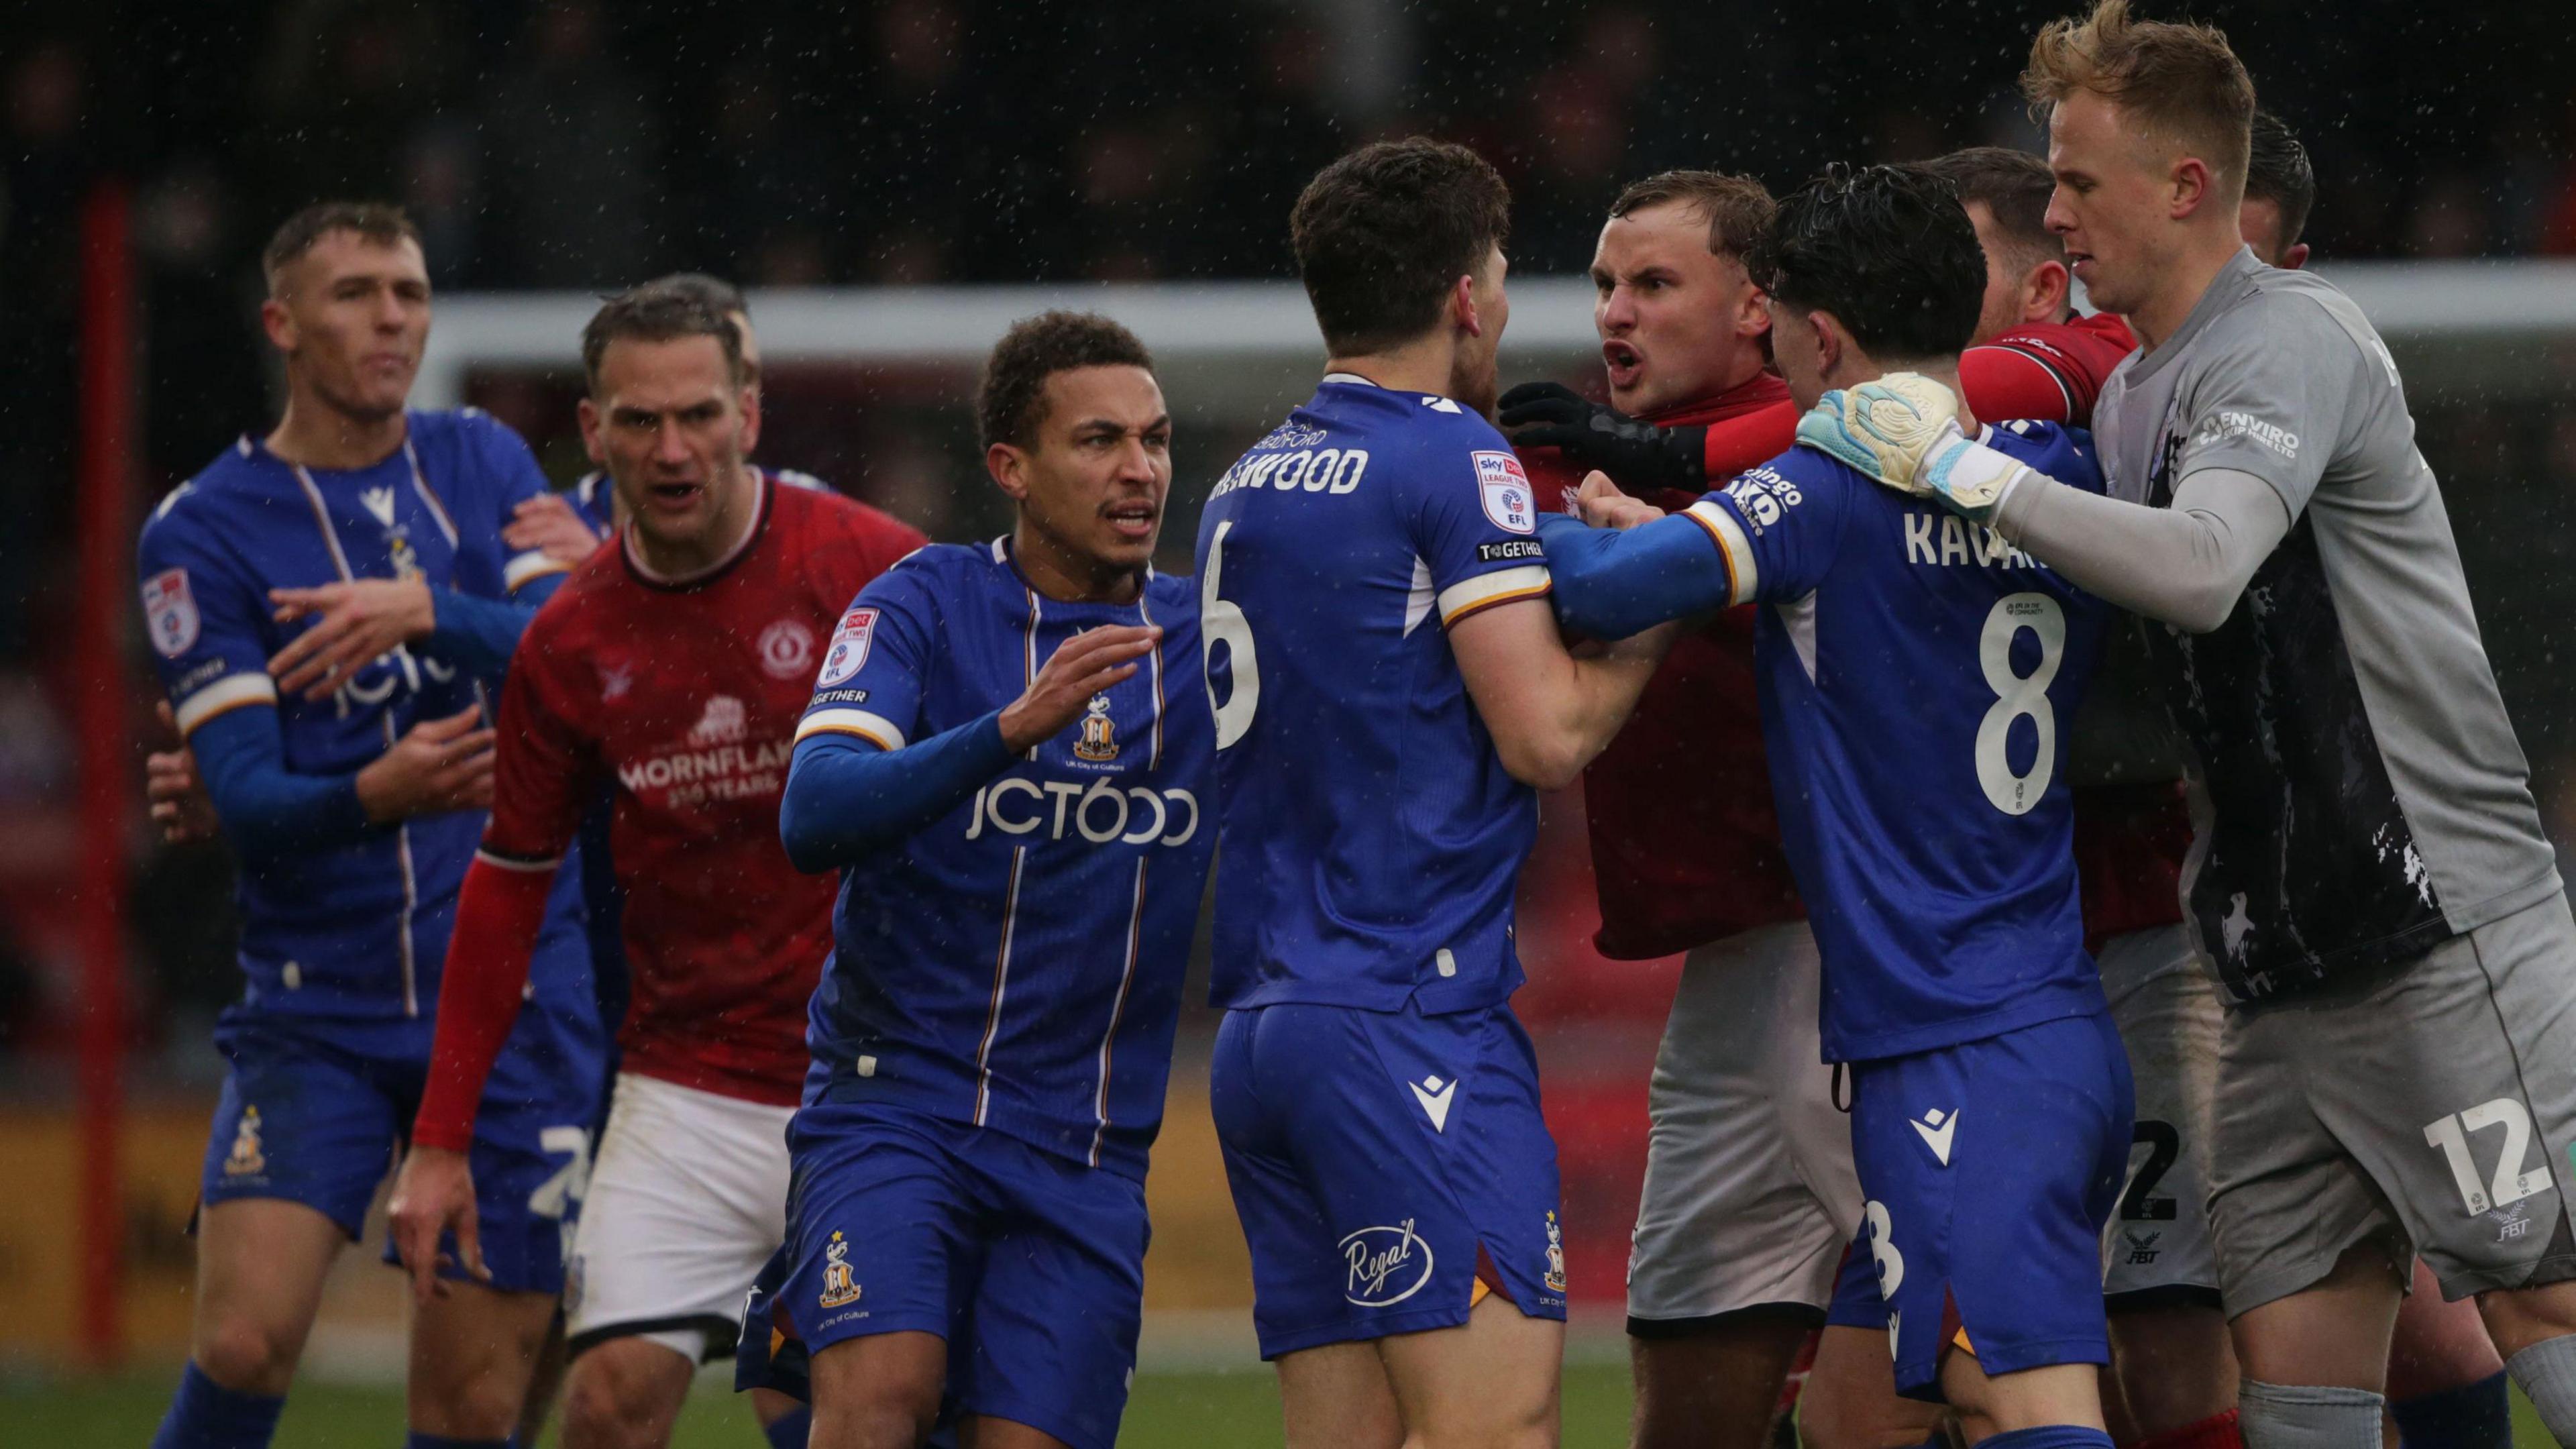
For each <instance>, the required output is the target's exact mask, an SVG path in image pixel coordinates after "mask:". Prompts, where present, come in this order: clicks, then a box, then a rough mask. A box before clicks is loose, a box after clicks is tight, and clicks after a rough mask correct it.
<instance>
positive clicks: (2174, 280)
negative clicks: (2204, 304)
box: [2129, 229, 2245, 352]
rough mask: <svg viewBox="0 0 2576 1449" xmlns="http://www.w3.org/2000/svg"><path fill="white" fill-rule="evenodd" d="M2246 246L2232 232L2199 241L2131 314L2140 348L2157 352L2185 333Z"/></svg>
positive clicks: (2213, 234)
mask: <svg viewBox="0 0 2576 1449" xmlns="http://www.w3.org/2000/svg"><path fill="white" fill-rule="evenodd" d="M2244 245H2245V243H2244V240H2243V238H2241V237H2239V236H2238V235H2237V234H2236V232H2235V231H2234V230H2232V229H2231V230H2229V231H2228V232H2227V233H2226V234H2225V235H2224V236H2221V235H2219V234H2217V233H2215V232H2213V233H2211V234H2210V235H2209V236H2207V237H2204V238H2199V239H2196V240H2195V241H2194V242H2193V244H2192V246H2191V247H2190V249H2189V250H2187V251H2185V252H2184V253H2183V254H2182V256H2181V257H2179V258H2177V259H2176V260H2175V262H2174V265H2173V266H2172V268H2171V269H2169V270H2168V271H2167V272H2166V273H2165V275H2164V277H2163V279H2162V280H2161V283H2160V285H2158V286H2157V288H2156V290H2155V293H2154V295H2152V296H2150V297H2148V298H2147V301H2146V304H2145V305H2144V306H2141V307H2139V308H2138V309H2137V310H2136V311H2134V312H2131V313H2130V314H2129V330H2130V331H2132V332H2135V333H2137V334H2138V345H2139V347H2141V348H2142V349H2144V350H2145V351H2148V352H2153V351H2155V350H2156V349H2157V348H2159V347H2162V346H2163V345H2164V344H2165V341H2166V339H2167V338H2170V337H2172V336H2173V335H2174V334H2175V333H2176V332H2179V331H2181V330H2182V324H2183V323H2185V322H2187V321H2189V320H2190V319H2191V309H2192V308H2194V307H2197V306H2199V305H2200V299H2201V298H2202V297H2204V296H2206V295H2208V293H2209V287H2210V284H2211V283H2212V282H2215V281H2217V280H2218V274H2219V273H2220V272H2223V271H2225V270H2227V264H2228V263H2229V262H2232V261H2234V260H2236V253H2237V252H2239V251H2240V250H2242V249H2243V248H2244Z"/></svg>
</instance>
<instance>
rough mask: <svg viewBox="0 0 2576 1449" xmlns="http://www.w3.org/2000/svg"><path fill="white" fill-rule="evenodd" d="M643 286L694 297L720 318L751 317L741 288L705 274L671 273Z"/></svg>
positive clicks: (748, 304) (748, 305) (749, 307)
mask: <svg viewBox="0 0 2576 1449" xmlns="http://www.w3.org/2000/svg"><path fill="white" fill-rule="evenodd" d="M644 285H645V286H647V287H652V288H657V289H659V290H662V291H666V292H678V293H681V294H682V295H684V296H689V297H694V298H696V299H697V300H698V302H699V304H700V305H702V306H704V307H705V308H706V309H707V310H708V311H710V312H713V313H715V314H716V315H717V316H720V317H721V316H723V315H724V314H725V313H727V312H740V313H741V314H742V315H744V316H745V317H748V316H750V315H751V304H750V303H748V302H745V301H744V300H743V299H742V288H740V287H737V286H735V285H734V284H733V283H731V282H728V281H726V280H725V279H724V278H722V277H718V276H711V275H709V274H707V273H705V272H673V273H671V274H669V275H668V276H661V277H655V278H654V279H653V280H651V281H649V282H646V283H645V284H644Z"/></svg>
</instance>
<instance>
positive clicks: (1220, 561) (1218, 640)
mask: <svg viewBox="0 0 2576 1449" xmlns="http://www.w3.org/2000/svg"><path fill="white" fill-rule="evenodd" d="M1233 528H1234V522H1233V520H1231V519H1229V520H1227V521H1226V522H1223V523H1220V524H1218V525H1217V526H1216V536H1215V537H1214V538H1211V539H1209V540H1208V557H1207V572H1206V573H1205V574H1204V575H1202V576H1201V577H1200V579H1199V641H1200V642H1199V647H1200V649H1201V650H1203V651H1205V652H1204V653H1203V654H1202V655H1201V656H1200V657H1201V658H1202V659H1203V660H1204V661H1205V663H1206V665H1207V670H1206V674H1207V692H1208V708H1209V709H1210V710H1212V711H1214V712H1215V714H1216V747H1217V748H1218V749H1220V750H1221V749H1224V748H1225V747H1227V746H1228V745H1231V744H1233V743H1234V742H1235V741H1237V740H1239V739H1242V738H1243V735H1244V731H1246V730H1249V729H1251V728H1252V716H1253V712H1254V711H1256V710H1258V709H1260V708H1261V657H1260V653H1259V651H1257V650H1256V649H1254V648H1253V644H1252V621H1251V620H1250V619H1247V618H1245V617H1243V606H1242V605H1240V604H1236V603H1231V602H1228V601H1227V600H1224V599H1221V598H1218V597H1217V592H1216V591H1217V586H1218V577H1219V575H1221V574H1223V573H1224V572H1225V536H1226V534H1227V533H1228V532H1229V531H1231V530H1232V529H1233ZM1219 644H1223V645H1224V646H1225V647H1226V651H1227V655H1228V666H1229V667H1228V670H1227V673H1228V675H1229V677H1231V678H1232V679H1233V681H1234V685H1233V688H1232V689H1231V690H1230V691H1229V692H1228V694H1227V696H1226V700H1225V702H1224V703H1223V704H1219V703H1217V698H1216V646H1217V645H1219Z"/></svg>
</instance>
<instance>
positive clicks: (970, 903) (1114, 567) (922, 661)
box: [744, 312, 1216, 1449]
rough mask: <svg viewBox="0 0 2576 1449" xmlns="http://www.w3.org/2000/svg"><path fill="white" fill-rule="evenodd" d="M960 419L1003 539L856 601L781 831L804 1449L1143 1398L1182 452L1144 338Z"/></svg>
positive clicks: (986, 1426)
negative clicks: (800, 911) (802, 963)
mask: <svg viewBox="0 0 2576 1449" xmlns="http://www.w3.org/2000/svg"><path fill="white" fill-rule="evenodd" d="M978 411H979V413H980V415H981V416H980V421H981V424H982V428H983V432H984V436H985V440H986V444H987V447H986V452H985V466H986V467H987V469H988V470H989V471H990V472H991V474H992V476H993V479H994V481H995V482H996V483H997V484H998V485H999V486H1000V487H1001V489H1002V491H1003V492H1004V493H1006V494H1008V495H1009V496H1010V497H1011V498H1012V500H1013V501H1014V502H1015V503H1016V504H1017V505H1018V508H1019V519H1018V522H1017V524H1016V525H1015V526H1014V527H1013V528H1012V530H1011V532H1010V533H1009V534H1007V535H1005V536H1003V537H1001V538H997V539H994V540H992V541H991V542H989V543H984V544H974V545H957V544H933V545H930V546H929V547H927V548H924V549H921V550H920V551H918V552H916V553H914V554H913V555H912V556H911V557H909V558H908V559H906V560H905V561H904V562H902V563H900V564H897V565H896V566H895V567H894V568H892V569H891V570H889V571H887V572H886V573H884V574H883V575H880V576H879V577H878V578H877V580H876V581H875V582H874V583H871V584H869V585H868V586H867V588H865V589H864V590H862V591H861V592H860V594H859V596H858V599H857V600H856V601H855V602H854V603H852V604H851V606H850V608H849V611H848V612H847V613H846V614H845V615H844V616H843V618H842V620H841V625H840V628H839V629H838V631H836V633H835V634H834V636H833V639H832V642H831V643H830V645H829V646H828V647H827V648H826V650H825V652H824V658H823V666H822V670H821V673H820V674H819V675H818V677H817V679H816V681H815V692H814V700H813V704H812V707H811V708H810V709H809V710H808V711H807V713H806V715H805V719H804V722H803V724H802V725H800V726H799V728H798V730H797V737H796V738H797V742H796V753H795V757H794V762H793V764H792V766H791V768H790V772H789V775H788V781H787V794H786V798H785V800H784V802H783V804H782V807H781V810H780V817H779V828H780V832H781V834H782V835H783V836H784V837H785V839H786V844H787V850H788V854H789V855H790V857H791V858H792V859H794V861H795V862H796V864H797V866H798V867H799V868H800V869H803V870H808V871H822V870H830V869H833V868H836V867H837V868H840V869H841V870H842V872H843V883H842V887H841V900H840V905H839V907H838V909H837V910H836V912H835V917H834V935H835V946H834V951H833V956H832V959H831V961H830V963H829V964H828V965H827V966H826V967H825V968H824V973H823V982H822V985H821V987H820V989H818V990H817V991H816V992H815V994H814V1003H813V1008H812V1012H811V1023H812V1024H811V1027H810V1029H809V1031H808V1033H807V1041H808V1042H809V1044H810V1045H811V1046H812V1048H813V1053H814V1064H813V1068H812V1071H811V1073H810V1074H809V1075H808V1077H807V1079H806V1086H805V1102H804V1105H803V1107H802V1108H801V1109H799V1111H798V1112H797V1114H796V1117H795V1120H794V1122H793V1124H792V1125H791V1126H790V1128H789V1129H788V1147H789V1150H790V1153H791V1155H792V1157H793V1159H794V1164H795V1175H794V1181H793V1186H792V1188H791V1190H790V1195H789V1198H788V1207H787V1246H786V1247H785V1249H784V1250H783V1251H782V1253H781V1257H782V1258H783V1259H784V1260H785V1262H784V1264H783V1268H784V1272H783V1274H782V1273H780V1272H778V1271H777V1268H778V1267H780V1266H782V1265H776V1264H774V1265H773V1272H772V1273H770V1274H766V1275H764V1282H765V1283H767V1284H771V1285H775V1291H774V1294H772V1295H771V1296H770V1297H769V1298H768V1300H767V1301H766V1302H763V1301H762V1300H761V1299H760V1298H759V1297H758V1296H756V1297H755V1301H754V1311H753V1317H754V1319H755V1321H759V1320H760V1317H761V1315H762V1314H763V1313H764V1311H765V1312H766V1313H767V1314H768V1321H770V1322H772V1323H775V1322H776V1321H777V1319H778V1318H780V1317H784V1318H785V1319H787V1320H788V1321H789V1322H791V1323H792V1324H793V1326H794V1328H795V1329H796V1332H797V1334H798V1336H799V1337H800V1338H801V1339H802V1340H803V1343H804V1347H805V1350H806V1352H808V1353H809V1354H810V1355H811V1361H810V1371H811V1392H812V1398H813V1405H814V1419H813V1429H812V1438H811V1440H810V1441H809V1442H810V1443H812V1444H813V1445H815V1446H817V1449H824V1446H830V1449H889V1446H908V1445H913V1444H918V1443H920V1442H922V1441H923V1440H924V1439H925V1438H926V1437H927V1436H928V1435H929V1434H930V1433H931V1432H932V1430H933V1428H934V1427H935V1426H936V1425H937V1424H939V1423H940V1422H942V1421H943V1420H946V1419H951V1418H962V1419H964V1420H967V1421H969V1433H968V1435H967V1437H966V1440H965V1442H967V1443H970V1444H976V1445H981V1446H984V1449H1006V1446H1007V1449H1040V1446H1050V1445H1070V1446H1072V1449H1111V1446H1112V1444H1113V1443H1114V1441H1115V1440H1116V1438H1117V1436H1118V1420H1119V1416H1120V1414H1121V1413H1123V1412H1124V1410H1125V1408H1126V1403H1127V1385H1128V1381H1129V1379H1130V1377H1131V1376H1132V1375H1133V1373H1134V1370H1135V1366H1136V1334H1137V1329H1138V1326H1139V1323H1140V1321H1141V1318H1142V1315H1143V1306H1144V1267H1145V1240H1146V1238H1147V1236H1148V1231H1147V1225H1146V1218H1145V1188H1144V1177H1145V1161H1146V1151H1147V1149H1148V1148H1149V1147H1150V1146H1151V1145H1152V1143H1153V1140H1154V1135H1155V1133H1156V1131H1157V1130H1158V1129H1159V1128H1160V1126H1161V1123H1162V1115H1163V1089H1164V1084H1165V1080H1166V1078H1167V1077H1168V1076H1169V1074H1170V1071H1171V1062H1172V1032H1173V1027H1174V1024H1175V1022H1176V1020H1177V1018H1178V1015H1179V1010H1180V993H1181V975H1182V971H1183V969H1184V967H1185V966H1186V965H1187V963H1188V959H1189V950H1190V938H1191V933H1192V928H1193V926H1194V925H1195V924H1196V922H1197V919H1198V909H1199V900H1200V897H1201V895H1202V893H1203V891H1204V888H1205V886H1206V882H1207V869H1208V860H1209V856H1210V854H1211V853H1212V852H1213V850H1214V849H1215V845H1216V822H1215V820H1214V819H1213V818H1212V815H1213V806H1212V805H1211V804H1210V803H1209V802H1208V798H1207V790H1208V756H1209V752H1210V751H1211V749H1212V748H1213V740H1212V734H1213V727H1212V724H1211V722H1210V720H1209V717H1208V700H1207V694H1206V692H1205V690H1204V689H1203V688H1202V687H1201V685H1200V676H1199V644H1198V627H1197V617H1196V613H1195V604H1196V599H1197V591H1196V590H1195V588H1193V587H1192V585H1191V584H1190V582H1189V581H1188V580H1187V579H1185V578H1174V577H1172V576H1169V575H1165V574H1158V573H1156V572H1155V571H1154V568H1153V563H1152V560H1153V555H1154V541H1155V539H1156V537H1157V536H1158V534H1159V532H1160V530H1161V527H1162V521H1163V508H1164V504H1165V502H1166V498H1167V495H1168V493H1169V491H1170V488H1171V479H1172V465H1171V427H1172V425H1171V419H1170V417H1169V416H1168V415H1167V413H1166V412H1165V410H1164V407H1163V394H1162V389H1161V388H1160V386H1158V385H1157V384H1156V382H1155V380H1154V374H1153V370H1152V362H1151V359H1150V358H1149V357H1148V356H1147V355H1146V352H1145V349H1144V347H1143V346H1142V345H1141V344H1139V343H1138V342H1137V341H1136V339H1135V337H1134V336H1133V335H1131V334H1130V333H1128V331H1127V330H1126V329H1125V328H1123V327H1120V326H1119V325H1118V324H1116V323H1114V322H1111V321H1109V320H1108V319H1106V318H1103V317H1097V316H1091V315H1087V314H1074V313H1065V312H1051V313H1047V314H1045V315H1043V316H1039V317H1034V318H1030V319H1028V320H1026V321H1023V322H1021V323H1020V324H1018V325H1017V326H1015V327H1013V328H1012V329H1011V331H1010V332H1009V334H1008V335H1006V336H1005V337H1004V338H1003V339H1002V341H1001V343H1000V344H999V345H998V346H996V347H995V348H994V350H993V355H992V358H991V361H990V362H989V363H988V365H987V367H986V370H985V376H984V384H983V388H982V392H981V396H980V398H979V399H978ZM744 1338H745V1341H746V1345H747V1346H748V1348H749V1349H750V1350H751V1355H750V1356H751V1358H752V1360H753V1362H754V1365H755V1367H757V1364H758V1359H759V1358H760V1356H761V1352H762V1350H765V1349H766V1347H767V1341H766V1336H765V1335H764V1336H762V1338H761V1340H760V1341H757V1342H755V1341H753V1335H752V1334H751V1333H749V1332H746V1334H745V1335H744ZM773 1382H775V1381H774V1380H773ZM943 1401H944V1404H945V1412H943Z"/></svg>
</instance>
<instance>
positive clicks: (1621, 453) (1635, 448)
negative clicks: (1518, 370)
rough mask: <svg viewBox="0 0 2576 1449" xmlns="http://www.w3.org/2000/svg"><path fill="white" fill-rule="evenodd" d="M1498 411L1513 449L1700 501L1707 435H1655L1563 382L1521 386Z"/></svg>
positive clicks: (1662, 430) (1679, 431)
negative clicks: (1548, 451)
mask: <svg viewBox="0 0 2576 1449" xmlns="http://www.w3.org/2000/svg"><path fill="white" fill-rule="evenodd" d="M1499 406H1500V408H1501V413H1500V418H1501V421H1502V425H1503V427H1504V428H1505V429H1507V430H1509V431H1510V432H1511V436H1512V445H1513V446H1514V447H1520V448H1554V449H1556V450H1557V451H1558V452H1561V453H1563V454H1564V455H1565V456H1566V458H1567V459H1568V460H1569V461H1571V462H1573V463H1574V464H1576V465H1577V466H1579V467H1584V468H1598V469H1600V470H1602V471H1603V472H1606V473H1608V474H1609V475H1610V476H1611V477H1612V478H1614V479H1616V480H1617V481H1618V483H1619V486H1620V487H1622V488H1625V489H1627V490H1628V491H1630V492H1632V493H1646V492H1650V491H1658V490H1675V491H1680V492H1685V493H1697V492H1699V491H1700V490H1701V489H1702V488H1704V487H1706V486H1707V483H1706V481H1705V480H1706V478H1707V473H1706V472H1705V469H1706V467H1707V457H1708V431H1709V430H1708V429H1706V428H1701V427H1677V428H1666V427H1658V426H1656V425H1655V424H1653V423H1650V422H1646V421H1645V420H1643V419H1641V418H1632V417H1630V416H1628V415H1627V414H1626V413H1623V412H1621V411H1619V410H1618V409H1617V408H1614V407H1611V406H1610V405H1609V404H1607V403H1597V402H1594V401H1592V400H1591V399H1589V398H1586V397H1584V396H1582V395H1581V394H1579V393H1577V392H1576V391H1575V390H1574V389H1572V388H1570V387H1567V386H1566V385H1565V384H1563V383H1561V382H1525V383H1522V384H1520V385H1519V386H1517V387H1515V388H1513V389H1512V390H1511V391H1509V392H1507V393H1504V394H1503V395H1502V398H1501V400H1500V402H1499ZM1772 451H1773V452H1777V451H1779V450H1778V449H1776V448H1775V449H1773V450H1772ZM1763 456H1764V457H1769V456H1770V454H1768V453H1766V454H1764V455H1763Z"/></svg>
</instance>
